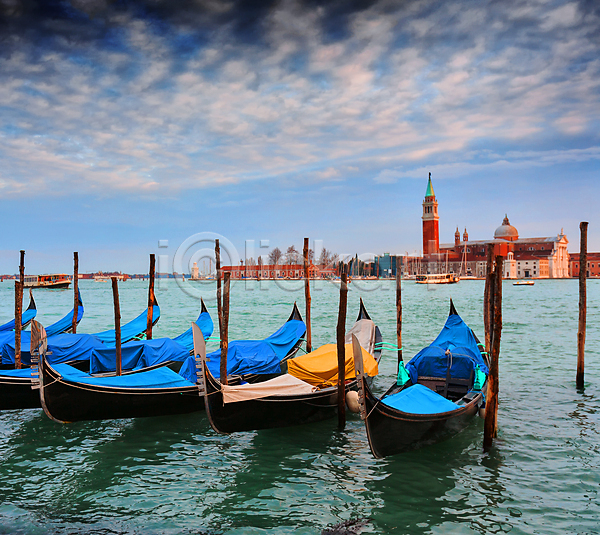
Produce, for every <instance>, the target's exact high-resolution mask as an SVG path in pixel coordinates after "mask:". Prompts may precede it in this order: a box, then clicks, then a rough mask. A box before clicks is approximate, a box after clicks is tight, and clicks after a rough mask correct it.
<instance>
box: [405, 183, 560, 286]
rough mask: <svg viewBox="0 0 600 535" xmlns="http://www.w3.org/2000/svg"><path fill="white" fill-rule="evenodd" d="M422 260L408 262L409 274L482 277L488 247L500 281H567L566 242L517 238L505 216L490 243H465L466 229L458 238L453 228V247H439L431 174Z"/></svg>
mask: <svg viewBox="0 0 600 535" xmlns="http://www.w3.org/2000/svg"><path fill="white" fill-rule="evenodd" d="M422 220H423V260H422V263H420V269H419V268H418V267H417V266H419V263H418V262H412V266H413V267H412V268H411V273H413V271H415V273H416V270H417V269H418V271H420V272H421V273H446V272H449V273H457V274H459V275H460V276H461V277H469V276H472V277H478V278H480V277H485V275H486V266H487V250H488V247H494V254H496V255H502V256H503V257H504V278H507V279H529V278H531V279H541V278H550V279H562V278H568V277H569V276H570V274H569V253H568V251H567V246H568V243H569V241H568V240H567V237H566V236H565V234H564V232H563V231H562V230H561V231H560V233H558V234H557V235H556V236H550V237H542V238H521V237H519V231H518V230H517V229H516V228H515V227H514V226H512V225H511V224H510V222H509V220H508V216H507V215H505V217H504V220H503V221H502V224H501V225H500V226H499V227H498V228H497V229H496V230H495V232H494V237H493V239H487V240H469V235H468V233H467V229H466V228H465V230H464V232H463V234H462V240H461V235H460V232H459V230H458V227H457V228H456V232H455V233H454V243H451V244H440V238H439V214H438V202H437V199H436V197H435V192H434V191H433V184H432V182H431V173H429V182H428V183H427V191H426V192H425V199H424V200H423V216H422Z"/></svg>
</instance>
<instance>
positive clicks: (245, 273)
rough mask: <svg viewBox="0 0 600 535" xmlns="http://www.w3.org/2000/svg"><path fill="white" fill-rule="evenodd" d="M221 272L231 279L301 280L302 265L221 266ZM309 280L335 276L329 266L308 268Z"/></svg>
mask: <svg viewBox="0 0 600 535" xmlns="http://www.w3.org/2000/svg"><path fill="white" fill-rule="evenodd" d="M221 269H222V271H223V272H229V273H231V278H232V279H303V278H304V264H263V263H262V262H261V261H259V263H258V264H254V265H243V264H240V265H239V266H223V267H222V268H221ZM308 276H309V278H310V279H329V278H333V277H334V276H335V270H334V269H333V267H331V266H316V265H314V264H313V263H311V264H310V265H309V266H308Z"/></svg>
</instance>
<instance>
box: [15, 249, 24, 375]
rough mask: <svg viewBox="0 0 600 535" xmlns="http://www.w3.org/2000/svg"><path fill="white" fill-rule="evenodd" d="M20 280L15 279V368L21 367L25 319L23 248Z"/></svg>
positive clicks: (20, 262) (20, 261)
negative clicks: (22, 332) (22, 333)
mask: <svg viewBox="0 0 600 535" xmlns="http://www.w3.org/2000/svg"><path fill="white" fill-rule="evenodd" d="M20 256H21V258H20V260H19V280H18V281H15V368H16V369H17V370H20V369H21V331H22V325H21V323H22V319H23V286H24V284H25V251H23V250H21V254H20Z"/></svg>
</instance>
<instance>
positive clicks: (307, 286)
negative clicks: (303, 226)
mask: <svg viewBox="0 0 600 535" xmlns="http://www.w3.org/2000/svg"><path fill="white" fill-rule="evenodd" d="M308 251H309V249H308V238H304V251H303V252H304V298H305V301H306V316H305V320H306V352H307V353H310V352H311V351H312V336H311V330H310V276H309V275H310V273H309V270H308V267H309V261H308Z"/></svg>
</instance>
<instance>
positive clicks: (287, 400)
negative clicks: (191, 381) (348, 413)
mask: <svg viewBox="0 0 600 535" xmlns="http://www.w3.org/2000/svg"><path fill="white" fill-rule="evenodd" d="M206 386H207V394H208V395H207V396H206V398H205V400H206V401H205V405H206V407H205V408H206V413H207V415H208V418H209V420H210V423H211V425H212V427H213V429H214V430H215V431H217V432H219V433H235V432H238V431H254V430H259V429H275V428H280V427H290V426H294V425H303V424H308V423H314V422H320V421H322V420H327V419H329V418H333V417H335V415H336V414H337V398H338V395H337V387H332V388H326V389H323V390H320V391H318V392H314V393H312V394H307V395H304V396H297V397H289V396H270V397H267V398H263V399H255V400H248V401H240V402H237V403H227V404H224V403H223V396H222V394H221V385H220V384H219V383H218V382H217V381H216V380H215V379H214V377H213V376H212V375H211V374H210V372H207V375H206Z"/></svg>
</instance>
